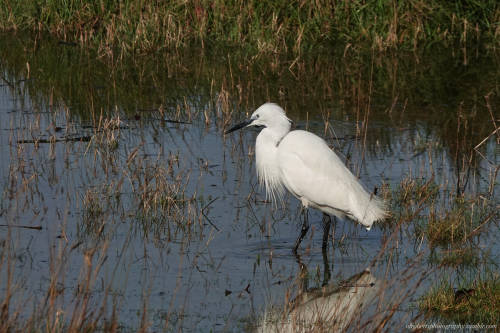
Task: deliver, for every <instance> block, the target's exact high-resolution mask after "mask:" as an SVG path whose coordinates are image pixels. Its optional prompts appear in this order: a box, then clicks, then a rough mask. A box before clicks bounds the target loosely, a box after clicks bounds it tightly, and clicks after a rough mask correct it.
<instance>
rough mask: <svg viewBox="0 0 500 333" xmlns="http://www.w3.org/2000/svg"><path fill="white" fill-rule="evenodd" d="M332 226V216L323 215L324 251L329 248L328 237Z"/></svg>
mask: <svg viewBox="0 0 500 333" xmlns="http://www.w3.org/2000/svg"><path fill="white" fill-rule="evenodd" d="M331 224H332V219H331V218H330V215H328V214H325V213H323V244H322V249H324V250H326V248H327V247H328V236H329V234H330V225H331Z"/></svg>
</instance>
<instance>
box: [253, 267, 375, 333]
mask: <svg viewBox="0 0 500 333" xmlns="http://www.w3.org/2000/svg"><path fill="white" fill-rule="evenodd" d="M379 290H380V281H377V280H376V279H375V277H374V276H373V275H372V274H371V273H370V271H369V270H365V271H363V272H361V273H358V274H356V275H353V276H352V277H350V278H349V279H347V280H346V281H344V282H342V283H340V284H338V285H334V284H328V285H326V286H323V287H321V288H316V289H311V290H308V291H305V292H302V293H300V294H299V295H298V296H297V297H296V298H295V299H294V300H293V301H292V302H291V304H290V305H289V306H287V307H286V308H285V309H282V310H278V311H276V310H271V311H268V312H266V313H265V315H264V317H263V318H262V320H261V321H260V323H259V325H258V326H257V328H256V330H255V331H256V332H262V333H264V332H265V333H268V332H269V333H270V332H280V333H281V332H338V331H343V330H346V329H347V328H349V325H350V324H352V323H353V322H354V321H355V319H357V318H359V317H361V315H362V314H363V311H364V310H365V309H366V307H367V306H368V305H369V304H370V303H371V301H372V300H373V299H374V297H375V296H376V295H377V293H378V291H379Z"/></svg>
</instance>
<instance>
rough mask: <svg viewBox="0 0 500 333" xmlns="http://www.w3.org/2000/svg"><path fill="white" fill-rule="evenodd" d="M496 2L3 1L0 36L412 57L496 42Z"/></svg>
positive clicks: (124, 47)
mask: <svg viewBox="0 0 500 333" xmlns="http://www.w3.org/2000/svg"><path fill="white" fill-rule="evenodd" d="M499 15H500V9H499V6H498V3H497V2H496V1H493V0H487V1H481V2H476V1H466V2H459V1H453V2H449V3H448V2H445V3H443V2H439V1H434V0H419V1H375V0H370V1H355V2H343V1H340V2H329V1H314V2H307V1H306V2H300V1H293V2H288V1H263V2H262V1H241V0H238V1H231V2H222V1H215V2H213V1H204V0H201V1H187V2H186V1H178V0H176V1H168V2H146V3H143V2H141V1H136V0H134V1H126V2H114V1H101V2H100V3H99V4H97V3H95V4H89V3H83V2H80V1H74V0H71V1H67V2H64V3H63V2H60V1H54V0H51V1H45V2H43V3H38V2H33V1H29V0H22V1H4V2H3V3H2V5H1V6H0V22H2V23H1V24H0V29H1V30H3V31H12V30H14V31H19V30H24V31H33V32H36V33H46V32H48V33H50V34H52V35H55V36H57V37H58V38H60V39H61V40H63V41H64V43H65V45H78V44H79V45H83V46H86V47H91V48H94V49H96V50H98V52H99V53H100V54H102V55H106V56H108V57H111V58H120V57H121V56H123V54H136V53H140V54H150V53H152V52H157V51H164V50H165V49H176V48H180V47H184V46H186V45H190V44H193V43H194V44H196V45H197V46H201V47H204V46H205V45H206V44H209V43H225V44H229V45H237V46H239V47H240V48H243V49H247V50H249V51H250V53H251V54H256V53H257V54H261V53H267V54H271V53H283V52H293V53H294V54H296V55H299V56H300V55H301V54H302V53H303V52H305V51H310V50H313V49H317V48H318V47H319V45H325V44H326V45H328V44H331V43H342V45H344V46H346V47H356V46H357V45H359V44H365V45H368V48H371V47H375V48H377V49H379V50H385V49H387V48H406V49H413V50H416V49H417V47H419V46H420V45H422V44H432V43H436V42H444V43H449V42H452V43H453V42H457V43H459V44H461V45H467V44H469V43H471V42H477V41H479V40H486V41H488V42H489V43H491V45H492V46H493V45H495V41H498V38H499V34H500V33H499V27H498V25H497V24H496V23H497V22H498V18H499Z"/></svg>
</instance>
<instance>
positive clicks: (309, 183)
mask: <svg viewBox="0 0 500 333" xmlns="http://www.w3.org/2000/svg"><path fill="white" fill-rule="evenodd" d="M248 126H257V127H263V129H262V130H261V132H260V133H259V135H258V136H257V140H256V143H255V155H256V167H257V175H258V177H259V181H260V182H261V184H265V186H266V192H267V194H268V195H269V196H270V197H271V198H273V199H276V197H278V198H281V197H282V196H283V192H284V188H286V189H287V190H288V191H289V192H291V193H292V194H293V195H294V196H295V197H296V198H297V199H299V200H300V201H301V203H302V205H303V207H304V208H308V207H313V208H316V209H319V210H320V211H322V212H323V214H324V220H323V221H324V236H323V246H325V244H326V241H327V240H328V233H329V230H330V224H331V220H330V217H329V215H333V216H336V217H339V218H344V217H349V218H350V219H352V220H354V221H357V222H359V223H361V224H362V225H363V226H365V227H366V229H368V230H370V228H371V226H372V224H373V222H374V221H377V220H380V219H383V218H384V217H385V216H386V214H387V213H386V211H385V207H384V203H383V202H382V200H380V199H379V198H377V197H376V196H375V195H373V194H370V193H368V192H367V191H366V190H365V189H364V188H363V186H362V185H361V184H360V183H359V182H358V180H357V179H356V177H355V176H354V175H353V174H352V173H351V172H350V171H349V169H347V167H346V166H345V165H344V163H343V162H342V161H341V160H340V158H339V157H338V156H337V155H336V154H335V153H334V152H333V151H332V150H331V149H330V148H329V147H328V145H327V144H326V142H325V141H324V140H323V139H321V138H320V137H318V136H316V135H315V134H312V133H310V132H307V131H302V130H295V131H290V127H291V120H290V119H288V118H287V116H286V115H285V111H284V110H283V109H282V108H281V107H280V106H278V105H276V104H272V103H266V104H264V105H262V106H261V107H259V108H258V109H257V110H256V111H255V112H254V113H253V114H252V116H251V117H250V119H248V120H246V121H244V122H242V123H240V124H238V125H235V126H233V127H232V128H231V129H229V130H227V131H226V134H227V133H231V132H233V131H236V130H238V129H240V128H243V127H248ZM308 230H309V223H308V221H307V213H305V214H304V222H303V224H302V230H301V233H300V235H299V237H298V238H297V241H296V242H295V246H294V252H296V251H297V248H298V247H299V245H300V242H301V241H302V239H303V238H304V236H305V235H306V233H307V231H308Z"/></svg>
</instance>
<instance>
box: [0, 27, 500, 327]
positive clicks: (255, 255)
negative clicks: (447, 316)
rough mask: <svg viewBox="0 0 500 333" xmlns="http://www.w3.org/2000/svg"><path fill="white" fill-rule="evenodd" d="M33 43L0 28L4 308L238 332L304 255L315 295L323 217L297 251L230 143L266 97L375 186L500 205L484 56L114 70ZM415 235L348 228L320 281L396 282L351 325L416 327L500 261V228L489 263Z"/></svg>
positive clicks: (245, 149) (296, 224) (207, 56)
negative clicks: (455, 263) (431, 298)
mask: <svg viewBox="0 0 500 333" xmlns="http://www.w3.org/2000/svg"><path fill="white" fill-rule="evenodd" d="M38 43H39V44H38V45H36V46H33V45H32V44H30V42H29V41H28V40H25V39H22V38H20V37H14V38H12V37H9V36H2V37H1V38H0V45H1V46H2V47H1V49H2V50H3V51H2V52H1V53H0V59H1V61H0V64H1V68H0V71H1V73H2V79H3V82H2V83H1V87H0V124H1V126H0V156H1V159H0V171H1V173H0V175H1V177H0V186H1V188H2V200H1V205H0V224H2V227H0V231H1V237H2V244H3V248H2V251H3V252H2V254H3V257H2V258H3V259H2V260H3V261H2V263H3V264H2V266H1V267H0V283H1V284H0V287H1V289H0V290H1V293H3V294H4V298H5V296H6V295H10V297H11V300H10V307H9V313H10V314H11V315H14V314H16V313H18V314H19V317H20V318H24V319H26V318H30V317H31V316H33V314H34V313H44V312H43V311H44V310H43V309H47V308H50V309H52V310H53V312H50V315H47V316H42V318H55V317H56V316H60V318H62V319H61V321H62V322H69V321H70V320H71V317H72V315H73V314H74V313H75V312H76V313H78V309H82V303H81V302H83V300H84V299H85V300H86V301H88V302H89V303H88V306H87V307H86V308H85V309H86V311H87V312H86V313H87V314H88V312H89V311H94V312H93V313H92V314H90V315H89V318H95V317H92V316H96V313H98V312H99V311H100V309H101V307H102V306H103V302H104V300H106V302H107V303H106V304H105V305H104V309H105V310H103V315H102V317H103V318H107V319H108V320H109V319H110V318H111V317H112V312H113V308H115V309H116V314H117V321H118V323H119V325H120V327H121V328H122V329H123V330H124V331H127V330H131V331H132V330H134V329H136V328H137V327H139V326H141V323H144V322H146V323H147V325H146V326H149V328H150V330H151V331H162V330H177V329H182V330H183V331H207V330H208V329H213V330H215V331H222V330H228V331H239V330H243V329H245V328H247V327H248V326H251V324H249V323H251V322H252V321H253V318H254V316H259V314H261V313H262V312H263V311H264V310H265V309H266V308H267V307H269V306H270V304H277V305H279V304H283V303H284V302H285V299H286V298H287V297H288V296H291V297H293V296H294V295H296V294H297V293H298V291H299V289H300V288H299V286H300V285H302V283H303V282H304V281H303V279H299V278H298V276H299V275H300V265H299V261H300V263H303V264H305V265H306V266H307V268H308V272H309V273H308V278H307V280H308V281H307V283H308V285H309V287H314V286H320V285H321V284H322V283H323V282H324V275H323V274H324V269H325V265H324V263H325V261H324V259H325V257H324V254H323V253H322V251H321V239H322V235H321V215H320V214H319V213H318V212H314V211H311V212H310V213H309V219H310V221H311V223H312V228H311V231H310V233H309V234H308V235H307V237H306V239H305V240H304V241H303V243H302V247H301V256H300V257H299V258H297V257H295V256H294V255H292V252H291V248H292V246H293V244H294V241H295V238H296V236H297V235H298V233H299V229H300V223H301V215H300V207H299V203H298V202H297V200H295V199H294V198H292V197H286V198H285V202H284V203H283V204H273V203H270V202H268V201H267V200H266V197H265V192H264V191H263V189H262V188H260V187H259V186H258V182H257V179H256V175H255V170H254V155H253V153H254V150H253V145H254V140H255V136H256V134H257V133H256V132H255V131H251V130H249V131H244V132H241V133H235V134H231V135H226V136H224V135H223V130H224V128H227V126H229V125H230V124H232V123H235V122H236V121H238V120H240V119H241V118H243V117H244V116H245V115H248V114H250V113H251V112H252V111H253V110H254V109H255V108H256V107H258V106H259V105H260V104H262V103H263V102H265V101H268V100H270V101H275V102H278V103H280V104H282V105H283V106H284V107H285V108H286V110H287V112H288V114H289V117H290V118H292V119H293V120H294V123H295V126H296V127H297V128H305V129H308V130H310V131H312V132H315V133H316V134H318V135H320V136H322V137H324V138H326V139H327V141H328V143H329V144H331V146H332V147H334V149H335V150H336V151H337V153H338V154H339V155H341V156H342V158H343V159H344V160H345V159H347V162H346V163H347V164H348V166H349V167H350V168H351V170H353V171H354V172H355V173H356V174H358V175H359V177H360V179H361V181H362V182H363V183H364V184H365V185H366V187H367V188H369V189H373V188H374V187H377V188H378V189H379V191H380V192H382V193H394V192H395V191H396V190H397V189H398V186H399V184H400V183H401V182H402V181H403V180H404V179H405V178H408V179H419V180H423V181H428V180H430V179H432V180H433V182H434V183H436V184H437V185H438V186H439V193H440V196H439V197H438V198H437V199H436V203H435V205H436V206H442V207H443V209H446V207H448V206H449V205H450V202H449V201H448V199H447V198H448V197H449V195H450V193H455V192H456V191H457V189H458V191H461V192H464V193H466V194H467V195H468V196H470V197H474V196H477V195H479V194H482V195H484V197H485V198H487V199H485V200H488V201H491V205H493V206H494V205H497V207H498V183H499V180H500V177H499V176H498V174H495V173H494V170H495V168H497V166H498V165H499V164H500V151H499V149H498V147H499V145H498V142H497V140H498V136H495V135H491V136H490V134H491V133H492V132H493V130H494V129H495V128H494V122H493V121H492V118H496V123H497V124H498V113H495V111H497V110H498V107H499V106H500V103H499V101H500V99H499V94H498V91H499V87H498V77H500V76H499V75H498V68H499V67H498V66H497V62H498V59H497V58H495V57H494V56H493V55H490V54H488V52H477V53H476V54H473V55H464V54H462V53H461V51H460V50H458V51H455V52H453V51H449V50H441V51H440V52H435V54H434V52H430V51H428V52H426V51H423V52H422V54H421V55H415V54H412V55H408V54H396V55H390V56H387V55H385V56H378V55H374V54H368V55H362V56H357V57H356V58H355V59H352V60H351V59H349V60H347V59H345V58H342V52H337V51H332V54H331V55H329V56H330V57H329V58H328V57H325V56H320V55H318V56H317V57H316V58H315V57H311V59H305V60H304V61H303V62H301V63H300V64H298V65H294V66H291V64H293V63H292V62H291V61H288V62H287V61H286V59H285V60H281V59H280V60H279V61H276V59H274V60H273V59H256V60H254V61H253V62H244V61H243V60H241V58H239V56H238V55H237V54H235V55H229V54H227V53H225V52H215V51H213V52H209V51H205V52H201V53H200V52H197V50H192V51H187V52H186V54H182V55H173V54H163V55H155V57H148V58H146V59H140V60H136V62H135V63H134V62H132V61H131V62H130V63H126V64H121V65H112V64H105V63H104V62H103V60H99V59H96V56H95V55H92V54H89V53H88V52H86V51H82V50H79V49H77V48H73V47H68V46H65V45H61V44H58V43H57V42H55V41H50V40H47V41H43V40H42V41H39V42H38ZM6 50H9V51H6ZM339 54H340V55H339ZM274 62H276V64H275V63H274ZM484 96H488V97H487V98H485V97H484ZM497 112H498V111H497ZM326 121H327V122H328V126H325V124H326ZM484 139H486V140H484ZM483 140H484V142H483ZM474 147H477V149H476V150H474V149H473V148H474ZM491 184H493V185H491ZM490 187H491V188H490ZM393 209H395V210H397V207H393ZM428 209H429V208H424V209H423V210H422V211H421V212H419V213H418V214H417V215H418V216H423V219H425V218H426V215H425V213H426V212H427V211H428ZM395 215H396V216H397V213H395ZM394 223H396V222H394ZM4 225H9V226H10V227H6V226H4ZM16 226H17V227H16ZM18 226H30V227H33V226H35V227H41V230H38V229H27V228H19V227H18ZM414 229H415V227H414V225H413V224H411V223H407V224H404V225H403V226H402V227H401V228H400V229H398V228H394V227H393V226H392V227H391V226H386V225H378V226H377V225H375V226H374V228H373V229H372V230H371V231H370V232H367V231H365V230H364V228H361V227H360V226H359V225H355V224H353V223H352V222H349V221H338V222H337V224H336V228H335V245H334V247H332V246H331V245H330V248H329V250H328V253H327V258H326V259H327V263H328V267H329V269H330V270H331V277H330V280H329V282H332V283H337V282H339V281H342V280H345V279H347V278H349V277H350V276H352V275H354V274H356V273H359V272H361V271H363V270H364V269H365V268H367V267H370V268H371V270H372V273H373V274H374V276H375V277H376V278H377V279H378V280H380V281H383V282H381V283H383V285H384V286H385V288H383V289H384V290H387V292H386V293H385V295H382V296H380V297H379V301H378V302H379V303H378V305H379V307H373V308H371V310H370V311H369V312H367V313H366V314H365V317H366V318H360V319H359V322H360V323H361V322H363V321H370V320H372V321H373V323H372V325H376V321H375V320H374V319H373V318H374V317H375V316H376V315H377V314H380V313H383V312H384V310H385V309H389V308H390V306H391V305H392V304H395V303H398V304H399V303H400V304H399V305H398V307H397V311H396V314H395V315H394V316H392V317H391V320H390V321H389V322H388V323H387V324H386V325H387V327H392V328H401V327H405V325H406V324H408V323H411V322H412V320H413V318H414V317H416V316H418V315H419V313H418V311H417V309H416V305H415V304H416V303H415V302H416V300H417V298H418V295H420V294H422V293H423V292H425V291H426V290H428V289H429V288H430V286H431V285H432V284H433V283H434V282H435V281H436V280H437V279H438V278H440V277H442V276H447V277H448V278H450V277H451V278H456V279H459V280H460V279H464V278H467V277H470V276H474V274H475V272H478V271H483V270H485V269H491V267H493V269H494V270H497V269H498V268H497V266H495V265H493V266H491V265H490V263H498V253H499V249H500V248H499V245H498V241H497V240H496V237H494V235H495V233H494V232H496V231H498V221H496V224H495V223H490V224H489V225H488V227H487V230H492V231H493V232H489V233H488V232H483V233H481V234H480V236H478V237H477V240H476V241H475V245H476V246H477V247H478V248H480V249H481V251H483V252H488V251H489V252H488V253H489V254H488V256H487V259H486V260H484V263H483V264H481V265H477V266H475V267H465V268H464V267H457V268H447V267H444V268H443V267H438V268H436V265H432V263H430V262H429V259H428V258H429V244H428V242H427V240H426V239H425V238H421V239H417V238H416V233H415V230H414ZM394 230H395V231H394ZM488 235H489V236H488ZM486 250H487V251H486ZM483 252H482V253H483ZM7 267H10V270H9V269H7ZM9 277H10V280H9ZM421 278H422V279H423V282H422V283H421V284H417V282H418V281H419V279H421ZM85 281H90V284H89V285H88V287H86V284H85ZM51 282H52V283H54V284H55V285H56V286H57V288H56V289H57V291H58V293H59V294H58V296H57V297H55V298H53V299H54V303H53V304H51V303H50V302H48V301H47V299H49V298H47V290H48V288H49V285H50V284H51ZM406 290H408V291H411V292H409V293H408V294H405V291H406ZM82 295H83V296H82ZM87 297H88V298H87ZM51 299H52V298H51ZM400 300H401V302H400ZM74 309H77V310H74ZM381 309H382V310H381ZM45 311H48V310H45ZM56 312H57V313H58V314H57V315H56ZM45 320H46V319H45ZM22 321H23V319H21V322H22ZM353 327H355V326H353Z"/></svg>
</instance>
